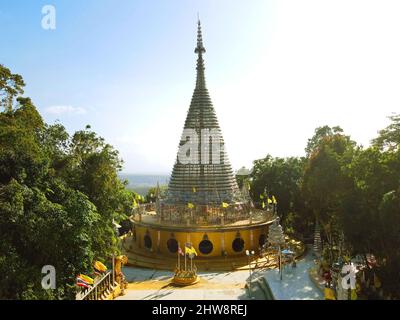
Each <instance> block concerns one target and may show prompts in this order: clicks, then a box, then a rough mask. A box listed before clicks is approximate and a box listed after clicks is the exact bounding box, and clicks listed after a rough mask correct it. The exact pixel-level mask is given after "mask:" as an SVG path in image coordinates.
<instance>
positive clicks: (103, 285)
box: [76, 271, 115, 300]
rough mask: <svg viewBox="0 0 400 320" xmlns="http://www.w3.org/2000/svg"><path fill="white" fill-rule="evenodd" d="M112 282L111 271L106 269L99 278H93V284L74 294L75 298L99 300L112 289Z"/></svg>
mask: <svg viewBox="0 0 400 320" xmlns="http://www.w3.org/2000/svg"><path fill="white" fill-rule="evenodd" d="M112 282H113V279H112V271H107V273H106V274H104V275H103V276H102V277H101V278H100V279H99V280H97V281H96V279H95V283H94V284H93V286H91V287H90V288H87V289H84V290H82V291H80V292H79V293H78V294H77V295H76V300H101V298H105V296H106V295H108V294H110V293H111V292H112V290H113V289H114V286H115V284H114V285H113V283H112Z"/></svg>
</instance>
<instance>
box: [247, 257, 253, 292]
mask: <svg viewBox="0 0 400 320" xmlns="http://www.w3.org/2000/svg"><path fill="white" fill-rule="evenodd" d="M246 256H247V261H248V263H249V275H250V277H249V294H250V297H251V257H252V256H254V250H252V251H249V250H246Z"/></svg>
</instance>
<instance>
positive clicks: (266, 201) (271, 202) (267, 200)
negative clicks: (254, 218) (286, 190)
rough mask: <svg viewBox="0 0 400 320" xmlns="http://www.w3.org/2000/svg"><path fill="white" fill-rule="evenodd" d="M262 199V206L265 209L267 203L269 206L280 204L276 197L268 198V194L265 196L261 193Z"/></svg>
mask: <svg viewBox="0 0 400 320" xmlns="http://www.w3.org/2000/svg"><path fill="white" fill-rule="evenodd" d="M260 199H261V200H263V201H262V204H261V206H262V208H263V209H264V208H265V206H266V203H267V204H274V205H276V204H277V203H278V201H277V200H276V198H275V196H272V197H271V198H270V197H268V195H266V194H264V193H261V194H260ZM264 199H265V200H264Z"/></svg>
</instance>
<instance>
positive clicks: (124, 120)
mask: <svg viewBox="0 0 400 320" xmlns="http://www.w3.org/2000/svg"><path fill="white" fill-rule="evenodd" d="M47 4H50V5H53V6H54V7H55V8H56V18H57V20H56V30H51V31H50V30H44V29H42V27H41V19H42V13H41V10H42V7H43V6H44V5H47ZM197 12H199V13H200V18H201V21H202V25H203V38H204V44H205V47H206V49H207V53H206V55H205V62H206V77H207V84H208V88H209V91H210V94H211V98H212V100H213V103H214V106H215V109H216V112H217V115H218V117H219V120H220V125H221V128H222V131H223V134H224V138H225V141H226V145H227V151H228V154H229V156H230V159H231V162H232V164H233V167H234V169H238V168H239V167H240V166H242V165H246V166H250V165H251V163H252V161H253V160H254V159H257V158H260V157H263V156H265V155H266V154H267V153H271V154H272V155H274V156H291V155H302V154H303V150H304V147H305V144H306V141H307V139H308V138H309V137H311V136H312V134H313V131H314V129H315V128H316V127H317V126H320V125H324V124H329V125H340V126H342V127H343V128H344V129H345V131H346V132H347V133H348V134H350V135H351V136H352V137H353V138H354V139H355V140H357V141H358V142H360V143H362V144H364V145H367V144H368V142H369V141H370V139H372V138H373V137H374V136H375V135H376V132H377V130H379V129H380V128H382V127H384V126H385V125H387V119H386V116H388V115H390V114H391V113H392V112H396V111H398V110H399V104H400V97H399V86H400V62H399V60H400V59H399V58H398V57H399V56H400V45H399V39H400V20H399V19H398V17H399V16H400V3H399V2H398V1H368V0H364V1H355V0H346V1H341V0H338V1H334V2H332V1H321V0H318V1H317V0H315V1H311V0H310V1H308V0H307V1H306V0H305V1H265V0H260V1H255V0H252V1H246V2H245V1H232V0H230V1H224V0H219V1H215V0H208V1H207V0H202V1H184V0H181V1H177V0H170V1H132V0H130V1H128V0H119V1H111V0H85V1H77V0H69V1H66V0H64V1H52V0H46V1H23V0H0V39H1V49H0V63H2V64H4V65H5V66H7V67H9V68H10V69H12V71H13V72H16V73H19V74H21V75H22V76H23V77H24V79H25V81H26V83H27V86H26V95H27V96H30V97H31V98H32V99H33V101H34V103H35V104H36V106H37V107H38V109H39V110H40V112H41V113H42V115H43V117H44V118H45V120H46V121H47V122H49V123H53V122H54V121H56V120H57V119H58V120H59V121H60V122H61V123H62V124H64V125H65V127H66V128H67V130H68V131H69V132H73V131H75V130H79V129H82V128H84V126H85V125H86V124H90V125H91V126H92V129H93V130H95V131H96V132H98V133H99V134H100V135H102V136H103V137H105V138H106V140H107V141H108V142H110V143H111V144H112V145H114V146H115V147H116V148H117V149H118V150H119V151H120V153H121V156H122V158H123V159H124V161H125V168H124V171H125V172H129V173H169V172H170V170H171V169H172V166H173V163H174V159H175V156H176V152H177V146H178V140H179V138H180V134H181V131H182V128H183V123H184V120H185V116H186V112H187V109H188V107H189V104H190V99H191V95H192V92H193V88H194V83H195V61H196V56H195V54H194V52H193V50H194V47H195V42H196V19H197Z"/></svg>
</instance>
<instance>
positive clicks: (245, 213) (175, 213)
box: [131, 204, 274, 226]
mask: <svg viewBox="0 0 400 320" xmlns="http://www.w3.org/2000/svg"><path fill="white" fill-rule="evenodd" d="M146 209H147V208H145V207H144V206H141V207H139V208H137V209H136V210H134V212H133V215H132V217H131V219H132V220H134V221H136V222H144V223H149V224H163V225H174V226H190V225H196V226H212V225H215V226H221V225H229V224H235V223H239V224H249V225H251V224H255V223H261V222H267V221H270V220H272V219H273V216H274V214H273V210H272V208H271V209H270V208H268V209H267V210H261V209H255V208H252V207H249V206H246V205H244V204H239V205H231V206H230V207H228V208H221V207H212V206H196V207H195V208H188V207H187V206H183V205H174V206H172V205H168V206H161V207H160V208H159V210H157V212H156V211H153V210H152V212H148V211H147V210H146Z"/></svg>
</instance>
